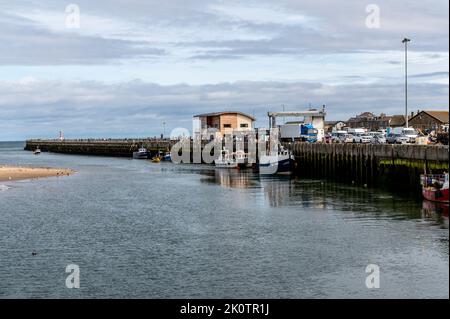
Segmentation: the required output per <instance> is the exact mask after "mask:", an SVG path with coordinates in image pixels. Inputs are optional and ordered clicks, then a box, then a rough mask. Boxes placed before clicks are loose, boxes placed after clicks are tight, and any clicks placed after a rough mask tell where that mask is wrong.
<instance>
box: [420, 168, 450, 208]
mask: <svg viewBox="0 0 450 319" xmlns="http://www.w3.org/2000/svg"><path fill="white" fill-rule="evenodd" d="M421 184H422V195H423V197H424V198H425V199H427V200H429V201H432V202H440V203H446V204H448V203H449V189H448V187H449V181H448V173H445V174H441V175H437V174H424V175H421Z"/></svg>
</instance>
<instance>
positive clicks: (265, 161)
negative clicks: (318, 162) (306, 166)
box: [259, 145, 295, 175]
mask: <svg viewBox="0 0 450 319" xmlns="http://www.w3.org/2000/svg"><path fill="white" fill-rule="evenodd" d="M294 165H295V160H294V155H292V154H290V152H289V150H287V149H285V148H284V147H283V146H282V145H279V146H278V153H277V154H273V155H272V154H271V155H261V156H260V158H259V174H260V175H274V174H291V173H292V172H293V171H294Z"/></svg>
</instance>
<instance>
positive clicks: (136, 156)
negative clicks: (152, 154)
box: [133, 152, 149, 159]
mask: <svg viewBox="0 0 450 319" xmlns="http://www.w3.org/2000/svg"><path fill="white" fill-rule="evenodd" d="M148 155H149V154H148V153H141V152H134V153H133V158H134V159H148Z"/></svg>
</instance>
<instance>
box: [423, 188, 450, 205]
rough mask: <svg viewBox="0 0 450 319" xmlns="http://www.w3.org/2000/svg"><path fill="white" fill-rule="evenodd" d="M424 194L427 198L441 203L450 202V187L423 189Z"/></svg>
mask: <svg viewBox="0 0 450 319" xmlns="http://www.w3.org/2000/svg"><path fill="white" fill-rule="evenodd" d="M422 195H423V197H424V198H425V199H426V200H429V201H432V202H439V203H447V204H448V203H449V189H448V188H447V189H440V190H438V189H427V188H424V189H422Z"/></svg>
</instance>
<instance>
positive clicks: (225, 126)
mask: <svg viewBox="0 0 450 319" xmlns="http://www.w3.org/2000/svg"><path fill="white" fill-rule="evenodd" d="M223 127H224V128H231V124H224V125H223Z"/></svg>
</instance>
